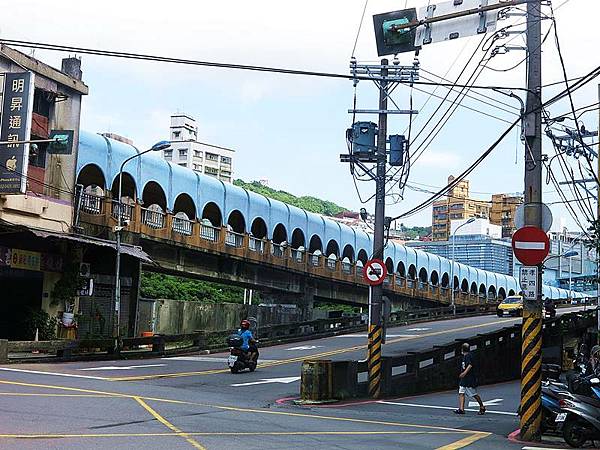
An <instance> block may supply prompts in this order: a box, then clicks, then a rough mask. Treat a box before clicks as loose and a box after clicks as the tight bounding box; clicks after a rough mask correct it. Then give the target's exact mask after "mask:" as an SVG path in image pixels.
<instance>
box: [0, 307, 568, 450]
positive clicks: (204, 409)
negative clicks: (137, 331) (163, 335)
mask: <svg viewBox="0 0 600 450" xmlns="http://www.w3.org/2000/svg"><path fill="white" fill-rule="evenodd" d="M562 312H563V313H564V312H565V310H563V311H562ZM519 320H520V319H519V318H516V319H510V318H498V317H496V316H483V317H474V318H464V319H456V320H449V321H439V322H429V323H424V324H419V325H410V326H405V327H398V328H393V329H391V330H389V331H388V344H386V345H385V347H384V355H385V354H387V355H391V354H395V353H402V352H405V351H411V350H419V349H425V348H429V347H431V346H433V345H435V344H442V343H444V342H450V341H453V340H454V339H457V338H461V337H468V336H471V335H475V334H477V333H484V332H489V331H493V330H495V329H498V328H501V327H504V326H509V325H512V324H513V323H516V322H518V321H519ZM365 345H366V336H365V335H364V334H354V335H347V336H338V337H332V338H326V339H319V340H312V341H306V342H301V343H295V344H288V345H282V346H276V347H268V348H263V349H261V363H260V365H259V368H258V369H257V370H256V372H254V373H242V374H237V375H232V374H231V373H229V370H228V369H227V366H226V363H225V358H226V356H227V354H216V355H192V356H183V357H172V358H157V359H143V360H128V361H122V360H121V361H112V362H106V361H102V362H74V363H47V364H18V365H15V364H13V365H8V366H0V414H1V417H2V420H1V421H0V448H2V449H28V448H31V449H37V448H47V449H54V448H57V449H58V448H60V449H64V448H94V449H96V448H98V449H104V448H111V449H114V448H124V447H128V448H156V449H163V448H164V449H175V448H198V449H201V448H207V449H233V448H238V447H242V448H245V449H283V448H285V449H287V448H309V449H312V448H319V447H320V448H336V449H338V448H339V449H358V448H373V449H380V448H381V449H383V448H396V449H397V448H401V449H434V448H441V449H446V450H448V449H459V448H466V447H468V448H473V449H495V448H506V447H508V448H522V446H519V445H518V444H514V443H512V442H509V441H508V440H507V435H508V434H509V433H511V432H512V431H514V430H515V429H516V428H517V426H518V420H517V417H516V415H515V414H514V412H515V411H516V408H517V406H518V397H519V387H518V383H508V384H501V385H496V386H487V387H483V388H482V389H481V393H482V396H483V398H484V400H485V401H488V402H490V404H489V407H488V409H489V411H490V412H489V413H488V414H487V415H485V416H478V415H476V414H475V412H470V413H469V414H468V415H466V416H455V415H454V414H453V413H452V411H451V410H452V409H454V408H455V407H456V393H455V392H448V393H437V394H432V395H425V396H419V397H412V398H404V399H392V400H385V401H368V402H355V403H350V404H335V405H329V406H327V407H312V408H308V407H300V406H296V405H294V404H293V403H292V402H290V401H289V399H290V398H295V397H297V396H298V391H299V382H298V378H299V375H300V364H301V361H302V360H303V359H306V358H331V359H362V358H364V356H365Z"/></svg>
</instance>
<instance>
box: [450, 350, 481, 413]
mask: <svg viewBox="0 0 600 450" xmlns="http://www.w3.org/2000/svg"><path fill="white" fill-rule="evenodd" d="M458 378H459V381H458V409H456V410H455V411H454V413H455V414H464V413H465V395H466V396H468V397H469V398H474V399H475V400H476V401H477V403H479V412H478V414H479V415H483V414H485V406H484V405H483V401H482V400H481V397H480V396H479V394H478V393H477V367H476V365H475V362H474V361H473V355H472V354H471V346H470V345H469V344H468V343H467V342H465V343H464V344H463V345H462V362H461V366H460V375H459V376H458Z"/></svg>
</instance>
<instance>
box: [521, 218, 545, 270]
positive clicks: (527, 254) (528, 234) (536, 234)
mask: <svg viewBox="0 0 600 450" xmlns="http://www.w3.org/2000/svg"><path fill="white" fill-rule="evenodd" d="M512 248H513V252H514V253H515V256H516V257H517V259H518V260H519V261H521V262H522V263H523V264H524V265H526V266H537V265H538V264H541V263H542V262H543V261H544V259H545V258H546V256H548V253H549V252H550V240H549V239H548V235H547V234H546V232H545V231H544V230H542V229H540V228H537V227H523V228H519V229H518V230H517V231H516V232H515V234H513V237H512Z"/></svg>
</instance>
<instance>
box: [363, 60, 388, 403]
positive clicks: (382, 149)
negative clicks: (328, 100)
mask: <svg viewBox="0 0 600 450" xmlns="http://www.w3.org/2000/svg"><path fill="white" fill-rule="evenodd" d="M387 66H388V60H387V59H382V60H381V79H380V80H379V124H378V130H379V134H378V135H377V152H376V159H377V171H376V179H375V230H374V236H373V259H380V260H383V247H384V244H385V243H384V223H385V178H386V162H387V156H386V141H387V97H388V93H387V76H388V68H387ZM370 289H371V295H370V296H369V341H368V357H367V365H368V369H369V396H370V397H372V398H378V397H379V395H380V393H381V340H382V338H383V336H382V331H383V328H382V323H381V308H382V301H383V300H382V296H383V286H382V285H381V284H379V285H377V286H371V288H370Z"/></svg>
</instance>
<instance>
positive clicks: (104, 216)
mask: <svg viewBox="0 0 600 450" xmlns="http://www.w3.org/2000/svg"><path fill="white" fill-rule="evenodd" d="M80 205H81V207H80V210H81V220H82V221H83V222H86V223H90V224H95V225H100V226H106V227H109V228H112V227H113V226H114V225H115V224H116V219H117V217H118V214H119V211H118V210H119V204H118V202H116V201H115V200H111V199H110V198H108V197H99V196H95V195H92V194H82V200H81V202H80ZM121 215H122V220H123V221H127V222H126V223H127V230H128V231H130V232H132V233H137V234H141V235H145V236H149V237H152V238H156V239H161V240H165V241H169V242H171V243H172V244H175V245H176V244H182V245H186V246H188V247H192V248H196V249H198V250H200V251H208V252H216V253H223V254H228V255H230V256H233V257H237V258H243V259H246V260H249V261H252V262H256V263H260V264H266V265H271V266H275V267H281V268H282V269H287V270H291V271H296V272H301V273H305V274H306V275H310V276H315V277H319V278H325V279H330V280H332V281H336V282H344V283H350V284H354V285H359V286H365V287H366V286H367V284H366V283H365V281H364V280H363V277H362V266H360V264H356V263H349V262H347V261H340V260H338V259H332V258H329V257H327V256H325V255H322V254H315V253H309V252H307V251H305V250H301V249H297V248H292V247H291V246H289V245H281V244H277V243H275V242H273V241H270V240H266V239H257V238H255V237H253V236H250V235H249V234H241V233H236V232H234V231H231V230H229V229H227V228H226V227H214V226H212V225H208V224H206V223H203V222H199V221H198V220H188V219H185V218H181V217H178V216H176V215H173V214H169V213H162V212H159V211H154V210H149V209H146V208H142V207H141V206H140V205H139V204H137V203H135V204H121ZM383 287H384V289H385V290H386V291H391V292H394V293H396V294H400V295H404V296H408V297H415V298H421V299H426V300H431V301H435V302H438V303H441V304H449V303H450V300H451V291H450V288H449V287H444V286H441V285H439V284H438V285H434V284H431V283H429V282H423V281H422V280H419V279H410V278H405V277H402V276H400V275H399V274H398V273H394V274H389V275H388V277H387V279H386V280H385V282H384V286H383ZM494 295H495V294H494ZM454 297H455V303H456V304H459V305H476V304H485V303H489V302H492V303H493V302H497V301H498V300H501V299H500V298H497V297H495V296H490V295H488V294H486V295H482V294H480V293H472V292H462V291H458V290H455V295H454Z"/></svg>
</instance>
